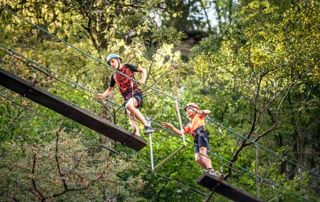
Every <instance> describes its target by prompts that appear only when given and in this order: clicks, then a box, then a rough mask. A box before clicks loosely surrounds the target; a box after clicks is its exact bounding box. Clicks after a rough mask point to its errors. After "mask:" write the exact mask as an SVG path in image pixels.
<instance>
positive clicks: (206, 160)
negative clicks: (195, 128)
mask: <svg viewBox="0 0 320 202" xmlns="http://www.w3.org/2000/svg"><path fill="white" fill-rule="evenodd" d="M199 152H200V154H199V155H201V156H200V161H202V163H203V164H204V165H205V169H208V168H212V164H211V160H210V158H209V157H207V148H206V147H200V149H199Z"/></svg>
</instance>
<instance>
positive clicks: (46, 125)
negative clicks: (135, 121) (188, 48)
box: [0, 0, 320, 201]
mask: <svg viewBox="0 0 320 202" xmlns="http://www.w3.org/2000/svg"><path fill="white" fill-rule="evenodd" d="M133 2H135V3H134V4H133ZM288 2H289V1H288ZM288 2H286V3H283V4H282V3H279V2H277V1H271V0H270V1H266V0H265V1H237V2H234V1H222V0H219V1H215V2H214V4H215V6H216V7H215V8H216V11H219V13H218V14H217V15H218V17H219V19H220V20H218V21H219V22H218V25H217V27H214V28H213V29H212V30H211V32H209V34H210V36H209V37H207V38H205V39H204V40H202V41H201V42H200V43H199V45H198V46H196V47H194V48H193V49H192V54H191V56H190V60H189V61H190V62H188V63H183V62H182V60H181V57H182V56H181V55H182V54H181V53H180V51H179V50H178V48H179V45H180V42H181V41H180V39H182V38H183V37H184V33H183V32H181V31H183V30H184V29H187V30H188V29H189V30H190V29H192V28H194V27H196V28H200V29H204V30H205V29H207V26H208V24H206V23H203V22H204V21H203V19H200V18H198V17H199V16H201V15H202V14H201V15H200V13H201V12H202V11H201V4H200V3H203V6H204V7H205V8H209V7H210V6H212V5H213V4H212V3H210V2H209V1H201V2H200V1H194V2H189V4H188V2H187V1H180V2H178V1H177V2H173V3H172V2H171V1H170V2H167V1H165V2H163V1H158V0H152V1H148V2H144V1H111V2H109V1H73V0H71V1H57V2H54V3H52V2H50V1H49V2H48V1H34V0H32V1H20V2H19V3H16V2H13V1H12V2H6V5H7V8H9V9H10V10H12V11H13V12H14V13H16V14H18V15H20V16H23V17H24V18H25V19H26V20H29V21H31V22H33V23H35V24H36V25H38V26H40V27H41V28H43V29H44V30H46V31H48V32H50V33H53V34H54V35H55V36H57V37H59V38H60V39H63V41H66V42H68V43H69V45H72V46H73V47H76V48H77V49H78V50H75V49H74V48H72V47H70V46H69V45H67V44H65V43H63V42H62V41H61V40H58V39H57V38H55V37H53V36H51V35H49V34H48V33H45V32H44V31H41V30H40V29H39V28H37V27H34V26H32V25H30V24H29V23H27V22H26V21H24V20H22V19H20V18H18V17H17V16H15V15H13V14H12V13H10V12H8V11H6V10H0V19H1V25H0V31H1V32H0V41H1V48H0V49H1V51H0V59H1V61H0V62H1V68H3V69H6V70H7V71H10V72H12V73H14V74H16V75H19V76H21V77H23V78H25V79H27V80H33V81H35V82H36V83H35V84H36V85H38V86H40V87H42V88H44V89H46V90H48V91H49V92H51V93H54V94H55V95H57V96H59V97H61V98H63V99H65V100H68V101H70V102H72V103H75V104H76V105H78V106H80V107H81V108H84V109H87V110H89V111H91V112H94V113H96V114H98V115H104V114H105V113H104V112H105V111H104V110H106V109H104V110H102V107H101V105H100V104H99V103H98V102H96V99H95V98H94V97H95V95H96V93H97V92H102V91H103V90H105V87H106V85H108V83H109V78H110V74H111V72H112V71H113V70H112V69H110V67H108V66H107V65H106V64H105V62H104V61H103V58H104V57H105V55H106V54H107V53H110V52H116V53H119V54H120V55H121V56H122V58H123V59H124V62H125V63H132V64H136V65H141V66H142V67H144V68H146V69H147V70H148V73H149V74H148V79H147V85H146V86H142V88H143V90H144V107H143V108H142V113H143V114H144V115H148V116H150V117H151V118H152V121H153V126H154V127H155V128H156V132H155V133H154V135H153V149H154V150H153V152H154V160H155V165H156V166H157V165H160V163H162V162H163V160H165V159H166V158H167V157H168V156H169V155H170V154H172V153H173V152H174V151H176V150H177V149H179V148H180V147H181V146H182V140H181V139H180V138H178V137H176V136H174V135H173V134H171V133H169V131H167V130H164V129H162V128H160V126H159V125H157V124H159V123H160V122H162V121H167V122H171V123H173V124H174V125H175V126H177V127H178V126H179V122H178V119H177V114H176V109H175V101H174V99H172V97H178V98H179V100H180V102H181V103H180V104H181V105H182V106H183V105H184V104H185V103H187V102H191V101H192V102H196V103H199V105H200V106H201V109H209V110H211V115H210V118H209V119H207V125H206V128H207V130H208V131H209V132H210V144H211V149H212V153H211V154H210V157H211V159H212V163H213V167H214V168H215V169H217V170H220V171H221V172H223V173H225V174H227V173H229V172H230V170H229V168H230V166H231V164H230V162H229V161H231V160H232V159H234V161H233V162H234V163H235V164H234V165H232V167H233V169H234V170H233V171H232V175H231V177H229V178H228V183H230V184H232V185H234V186H237V187H239V188H241V189H243V190H245V191H247V192H249V193H251V194H252V195H255V194H256V185H257V184H256V183H257V182H256V179H257V178H256V176H255V174H256V173H255V172H256V169H257V168H258V170H259V171H257V172H258V174H259V175H260V176H262V177H263V178H265V179H262V180H261V181H260V183H259V184H258V185H259V188H260V193H261V198H262V199H263V200H278V201H295V200H304V199H303V198H301V197H299V196H303V197H305V198H307V199H310V200H313V201H317V200H318V199H317V197H318V196H319V188H318V187H319V179H317V178H316V177H314V176H313V175H312V174H310V173H309V172H307V171H306V170H305V169H304V168H298V167H297V166H296V165H294V164H292V163H290V162H289V161H285V160H284V159H281V158H279V156H283V158H286V159H289V160H290V161H291V162H297V163H298V164H299V165H302V166H303V167H305V168H310V170H312V171H313V172H315V173H319V169H318V167H319V166H318V165H319V160H320V159H319V158H318V156H319V155H318V154H319V152H320V151H319V146H320V145H319V141H318V140H319V134H320V133H319V131H320V128H319V118H318V114H319V112H320V110H319V109H320V108H319V103H320V102H319V95H320V91H319V83H320V75H319V72H320V71H319V58H320V57H319V56H320V55H319V47H320V44H319V42H320V34H319V33H320V30H319V26H318V25H319V19H320V16H319V15H320V14H319V11H318V7H319V3H318V2H317V1H306V2H307V3H306V4H300V3H299V2H298V1H292V2H294V4H292V5H290V3H288ZM163 8H165V9H163ZM151 13H153V14H151ZM154 13H155V14H154ZM188 14H190V15H188ZM198 14H199V15H198ZM158 17H159V19H162V20H163V21H162V23H163V25H164V26H161V27H158V26H157V24H158V23H159V22H158V21H157V20H158V19H157V18H158ZM178 25H179V26H178ZM2 46H6V47H8V48H12V49H13V50H14V51H16V52H18V53H19V54H21V55H22V56H24V57H27V58H29V59H31V60H33V61H34V62H32V61H26V60H25V59H24V58H23V57H21V56H19V57H12V56H13V55H14V54H12V53H11V54H10V53H8V52H6V49H5V48H4V47H2ZM79 50H80V51H79ZM88 55H89V56H88ZM34 67H36V68H38V69H39V68H40V69H42V70H43V72H46V73H45V74H44V73H43V72H40V71H37V70H36V69H35V68H34ZM57 78H59V80H60V81H59V80H57ZM137 78H139V76H137ZM71 81H72V82H71ZM151 86H152V87H151ZM150 87H151V88H150ZM84 88H85V89H84ZM154 88H156V89H159V90H161V92H163V93H160V92H159V91H156V90H154ZM167 95H169V96H167ZM0 96H1V97H0V100H1V102H0V143H1V144H0V156H1V158H0V169H1V172H0V173H1V176H0V181H1V183H0V186H1V187H0V190H1V191H0V193H1V194H0V200H1V201H2V200H3V201H8V200H21V201H29V200H42V199H47V200H58V201H105V200H107V198H112V197H114V198H116V199H117V200H119V201H147V200H150V201H164V200H166V201H183V200H184V201H200V200H203V199H204V198H205V197H206V195H207V194H209V192H208V191H207V190H205V189H204V188H202V187H200V186H198V185H197V184H196V179H197V177H198V176H199V175H200V174H201V173H202V171H203V170H202V169H201V167H200V166H198V165H197V164H196V163H195V162H194V153H193V140H192V137H191V136H187V137H186V138H187V146H186V147H185V148H183V149H181V150H180V151H179V152H178V153H177V154H176V155H174V156H172V157H171V158H170V159H168V161H165V162H164V163H163V164H162V165H161V166H159V167H157V169H156V170H155V171H154V172H151V171H150V157H149V149H148V147H147V148H146V149H143V150H142V151H141V152H139V153H138V154H137V153H134V152H133V151H132V150H130V149H128V148H126V147H125V146H121V145H116V146H112V145H114V144H113V143H112V142H110V141H109V143H108V144H109V145H110V147H112V148H113V149H114V150H116V151H118V152H119V154H112V153H109V152H108V151H106V150H101V149H99V148H98V145H99V144H100V143H101V141H102V140H101V139H102V138H101V137H99V135H97V134H96V133H95V132H93V131H91V130H88V129H86V128H84V127H82V126H80V125H79V124H77V123H75V122H73V121H71V120H66V119H65V118H63V117H61V116H60V115H58V114H56V113H55V112H53V111H51V110H49V109H46V108H43V107H40V106H39V105H37V104H34V103H32V102H31V101H27V100H26V99H24V98H21V96H19V95H16V94H14V93H10V92H9V91H8V90H4V89H2V88H0ZM113 101H114V102H115V103H116V104H117V105H115V106H114V108H113V109H109V108H107V109H108V110H110V111H111V112H110V111H109V113H110V114H111V115H112V116H113V115H114V116H113V117H115V122H116V124H118V125H120V126H122V127H124V128H126V129H128V130H131V128H130V127H129V124H128V121H127V118H126V117H125V115H124V113H123V109H119V105H120V104H121V103H122V101H123V100H122V97H121V95H120V94H119V93H118V92H116V93H115V95H114V99H113ZM182 106H181V107H180V109H182ZM117 109H119V110H118V111H116V110H117ZM110 114H109V115H110ZM181 114H182V119H183V122H184V123H187V118H186V116H185V114H184V112H183V111H182V110H181ZM219 123H221V124H222V125H220V124H219ZM225 126H226V127H225ZM142 127H143V126H141V129H142ZM240 135H242V137H240ZM243 136H248V137H249V138H250V139H252V140H256V141H257V142H258V143H259V144H261V145H262V146H263V147H264V148H260V150H259V156H258V157H259V158H258V162H257V159H256V147H254V146H253V144H250V142H249V141H244V139H243ZM143 138H145V139H146V140H148V137H146V136H144V137H143ZM243 143H244V144H247V145H246V146H245V147H241V145H243ZM57 149H58V150H57ZM237 151H239V154H238V155H237V153H236V152H237ZM270 151H274V152H270ZM235 157H236V158H235ZM256 163H258V164H259V165H258V167H256ZM58 165H59V167H58ZM268 179H270V180H272V181H273V182H276V185H272V183H270V181H268ZM66 186H67V188H66ZM77 189H79V190H77ZM194 190H196V191H194ZM64 191H65V192H64ZM199 192H201V193H203V194H204V195H202V194H201V193H199ZM59 193H61V194H59ZM295 194H297V195H298V196H297V195H295ZM214 198H215V199H216V200H217V201H226V199H225V198H224V197H221V196H218V195H214ZM298 198H299V199H298Z"/></svg>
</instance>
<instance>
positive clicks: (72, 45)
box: [4, 8, 319, 177]
mask: <svg viewBox="0 0 320 202" xmlns="http://www.w3.org/2000/svg"><path fill="white" fill-rule="evenodd" d="M4 9H5V10H6V11H8V12H10V13H11V14H12V15H15V16H16V17H18V18H20V19H22V20H23V21H25V22H27V23H29V24H31V25H33V26H35V27H37V28H38V29H40V30H42V31H44V32H46V33H48V34H49V35H51V36H53V37H54V38H56V39H58V40H59V41H61V42H63V43H65V44H67V45H68V46H70V47H72V48H73V49H75V50H77V51H79V52H80V53H82V54H84V55H86V56H87V57H89V58H91V59H93V60H95V61H97V62H99V63H100V64H104V63H102V62H101V60H98V59H96V58H94V57H93V56H91V55H89V54H88V53H86V52H84V51H82V50H80V49H78V48H76V47H74V46H73V45H71V44H70V43H68V42H66V41H64V40H61V39H59V38H58V37H56V36H55V35H53V34H51V33H49V32H47V31H46V30H44V29H43V28H41V27H39V26H37V25H35V24H33V23H32V22H30V21H28V20H26V19H24V18H22V17H20V16H19V15H17V14H16V13H14V12H12V11H10V10H8V9H7V8H4ZM104 65H105V64H104ZM107 67H108V68H110V67H109V66H107ZM133 81H135V80H133ZM135 82H136V81H135ZM151 89H152V90H155V91H157V92H158V93H160V94H162V95H165V96H167V97H170V98H174V97H173V96H171V95H168V94H166V93H163V92H162V91H160V90H158V89H155V88H153V87H152V88H151ZM219 126H222V127H224V128H227V127H226V126H224V125H222V124H221V123H219ZM227 129H228V130H229V129H230V128H227ZM229 131H230V130H229ZM233 134H237V133H233ZM251 141H252V140H251ZM252 143H253V144H256V145H257V146H259V147H261V148H263V149H265V148H266V147H262V145H260V144H258V143H257V142H254V141H252ZM268 150H269V149H268ZM269 152H271V153H273V154H275V155H276V156H278V157H281V155H279V154H277V153H275V152H274V151H272V150H269ZM282 160H286V161H288V162H291V163H293V164H295V165H297V166H299V167H300V168H302V169H304V170H307V171H308V172H309V173H313V174H314V175H316V176H318V177H319V175H318V174H316V173H314V172H313V171H311V170H309V169H307V168H305V167H303V166H301V165H299V164H297V163H295V162H293V161H291V160H289V159H287V158H284V157H282Z"/></svg>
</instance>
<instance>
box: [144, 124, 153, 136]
mask: <svg viewBox="0 0 320 202" xmlns="http://www.w3.org/2000/svg"><path fill="white" fill-rule="evenodd" d="M153 132H154V130H153V129H152V128H151V127H150V126H145V127H144V134H147V135H148V134H151V133H153Z"/></svg>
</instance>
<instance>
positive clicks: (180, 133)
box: [161, 122, 182, 136]
mask: <svg viewBox="0 0 320 202" xmlns="http://www.w3.org/2000/svg"><path fill="white" fill-rule="evenodd" d="M161 125H162V126H163V127H165V128H168V129H170V130H172V131H173V132H174V133H175V134H177V135H179V136H180V135H182V131H180V130H179V129H178V128H176V127H174V126H173V125H172V124H171V123H167V122H162V123H161Z"/></svg>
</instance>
